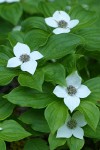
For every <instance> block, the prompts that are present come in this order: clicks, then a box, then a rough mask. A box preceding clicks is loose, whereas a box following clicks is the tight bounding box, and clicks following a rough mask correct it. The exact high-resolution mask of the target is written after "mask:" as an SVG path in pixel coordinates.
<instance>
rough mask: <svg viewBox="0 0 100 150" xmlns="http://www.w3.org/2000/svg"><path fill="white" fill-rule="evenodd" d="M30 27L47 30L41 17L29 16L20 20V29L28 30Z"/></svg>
mask: <svg viewBox="0 0 100 150" xmlns="http://www.w3.org/2000/svg"><path fill="white" fill-rule="evenodd" d="M32 29H41V30H45V31H47V32H48V26H46V23H45V21H44V18H43V17H36V16H34V17H29V18H27V19H26V20H24V21H23V22H22V30H25V31H29V30H32Z"/></svg>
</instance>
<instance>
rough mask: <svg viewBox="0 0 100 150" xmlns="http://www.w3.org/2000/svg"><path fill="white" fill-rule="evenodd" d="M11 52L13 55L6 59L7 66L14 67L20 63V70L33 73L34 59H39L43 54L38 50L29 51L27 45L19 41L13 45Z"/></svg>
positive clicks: (35, 64) (35, 63) (34, 67)
mask: <svg viewBox="0 0 100 150" xmlns="http://www.w3.org/2000/svg"><path fill="white" fill-rule="evenodd" d="M13 52H14V55H15V57H13V58H10V59H9V60H8V63H7V67H11V68H14V67H17V66H20V65H21V70H22V71H27V72H29V73H30V74H32V75H33V74H34V72H35V70H36V67H37V62H36V60H38V59H41V58H42V57H43V55H42V54H41V53H39V52H38V51H33V52H31V53H30V48H29V47H28V45H26V44H23V43H19V42H18V43H17V44H16V45H15V46H14V49H13Z"/></svg>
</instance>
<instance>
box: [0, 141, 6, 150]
mask: <svg viewBox="0 0 100 150" xmlns="http://www.w3.org/2000/svg"><path fill="white" fill-rule="evenodd" d="M0 150H6V144H5V142H4V141H3V140H0Z"/></svg>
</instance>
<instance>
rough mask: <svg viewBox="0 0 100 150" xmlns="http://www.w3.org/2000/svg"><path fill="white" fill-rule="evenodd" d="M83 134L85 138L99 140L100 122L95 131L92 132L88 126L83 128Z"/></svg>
mask: <svg viewBox="0 0 100 150" xmlns="http://www.w3.org/2000/svg"><path fill="white" fill-rule="evenodd" d="M84 132H85V136H86V137H89V138H95V139H100V122H99V124H98V126H97V128H96V130H95V131H94V130H92V129H91V128H90V127H89V126H85V127H84Z"/></svg>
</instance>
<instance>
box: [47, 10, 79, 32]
mask: <svg viewBox="0 0 100 150" xmlns="http://www.w3.org/2000/svg"><path fill="white" fill-rule="evenodd" d="M45 22H46V24H47V25H48V26H50V27H53V28H55V29H54V30H53V33H55V34H61V33H69V32H70V29H72V28H73V27H75V26H76V25H77V24H78V23H79V20H77V19H74V20H70V16H69V15H68V14H67V13H66V12H65V11H56V12H54V14H53V16H52V17H48V18H45Z"/></svg>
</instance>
